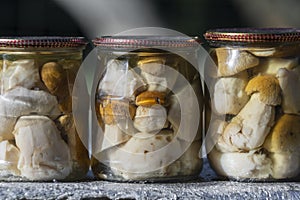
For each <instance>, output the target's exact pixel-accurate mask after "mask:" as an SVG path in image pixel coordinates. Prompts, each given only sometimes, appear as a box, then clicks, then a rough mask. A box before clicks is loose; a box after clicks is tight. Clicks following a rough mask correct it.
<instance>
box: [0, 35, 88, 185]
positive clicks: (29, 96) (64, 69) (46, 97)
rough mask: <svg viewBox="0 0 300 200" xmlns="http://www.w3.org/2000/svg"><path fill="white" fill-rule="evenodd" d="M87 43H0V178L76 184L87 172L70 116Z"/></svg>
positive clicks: (59, 39)
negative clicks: (67, 181) (73, 90)
mask: <svg viewBox="0 0 300 200" xmlns="http://www.w3.org/2000/svg"><path fill="white" fill-rule="evenodd" d="M85 45H86V42H85V41H84V39H83V38H79V37H78V38H77V37H18V38H0V59H1V60H0V62H1V64H0V77H1V78H0V179H1V180H8V181H13V180H20V181H21V180H25V181H28V180H30V181H49V180H74V179H80V178H83V177H84V176H85V174H86V173H87V170H88V168H89V157H88V152H87V150H86V148H85V147H84V146H83V144H82V143H81V141H80V139H79V136H78V134H77V131H76V128H75V125H74V121H73V115H72V89H73V83H74V80H75V77H76V73H77V70H78V69H79V67H80V64H81V60H82V51H83V49H84V48H85Z"/></svg>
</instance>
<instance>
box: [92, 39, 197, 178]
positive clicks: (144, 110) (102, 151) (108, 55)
mask: <svg viewBox="0 0 300 200" xmlns="http://www.w3.org/2000/svg"><path fill="white" fill-rule="evenodd" d="M94 44H95V45H96V47H97V50H98V67H99V70H98V72H97V73H96V75H95V80H94V90H93V91H94V92H95V99H93V98H92V100H91V101H92V105H94V106H92V112H94V114H93V118H94V123H95V124H96V128H95V129H93V130H92V131H93V133H92V134H93V137H92V150H93V152H92V155H93V160H92V170H93V172H94V174H95V176H96V177H98V178H101V179H106V180H117V181H166V180H185V179H187V178H196V177H198V176H199V173H200V171H201V168H202V160H201V159H200V156H199V151H200V146H201V134H202V120H201V119H202V117H201V116H202V104H203V103H202V89H201V88H202V87H201V81H200V75H199V73H198V71H197V69H196V68H197V48H198V46H199V44H198V42H197V41H196V39H195V38H188V37H172V36H169V37H162V36H111V37H101V38H97V39H95V40H94ZM93 101H94V104H93Z"/></svg>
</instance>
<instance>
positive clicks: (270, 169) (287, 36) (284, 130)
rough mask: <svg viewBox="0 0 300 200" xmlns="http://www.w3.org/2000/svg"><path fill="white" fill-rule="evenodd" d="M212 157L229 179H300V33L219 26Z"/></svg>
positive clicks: (210, 35) (214, 43)
mask: <svg viewBox="0 0 300 200" xmlns="http://www.w3.org/2000/svg"><path fill="white" fill-rule="evenodd" d="M205 38H206V40H207V41H208V43H209V45H210V47H211V50H210V54H211V56H212V58H213V59H214V60H215V63H216V65H217V70H215V71H216V73H208V77H209V78H211V79H214V84H212V85H211V87H210V88H209V90H210V96H211V109H212V116H213V117H212V118H211V119H213V120H212V121H211V122H210V131H209V133H208V134H209V136H210V137H211V138H213V140H214V141H213V142H212V143H210V146H209V147H208V153H209V160H210V163H211V165H212V167H213V168H214V169H215V171H216V172H217V173H218V174H219V175H220V176H223V177H227V178H233V179H237V180H259V181H260V180H287V179H292V180H295V179H296V180H299V175H300V93H299V92H298V90H299V88H300V61H299V57H300V31H299V30H298V29H292V28H258V29H255V28H240V29H215V30H209V31H207V32H206V34H205Z"/></svg>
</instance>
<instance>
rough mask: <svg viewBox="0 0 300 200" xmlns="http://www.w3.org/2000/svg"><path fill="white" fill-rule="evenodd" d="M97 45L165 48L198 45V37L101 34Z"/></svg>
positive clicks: (97, 39) (96, 40)
mask: <svg viewBox="0 0 300 200" xmlns="http://www.w3.org/2000/svg"><path fill="white" fill-rule="evenodd" d="M93 43H94V45H95V46H98V47H105V48H122V49H123V48H163V47H166V48H168V47H175V48H185V47H197V46H198V45H199V44H200V40H199V38H198V37H188V36H186V37H185V36H151V35H142V36H141V35H120V36H101V37H97V38H95V39H94V40H93Z"/></svg>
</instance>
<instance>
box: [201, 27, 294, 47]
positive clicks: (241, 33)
mask: <svg viewBox="0 0 300 200" xmlns="http://www.w3.org/2000/svg"><path fill="white" fill-rule="evenodd" d="M204 37H205V39H206V40H207V41H208V42H210V43H211V44H213V43H214V42H233V43H234V42H240V43H246V44H247V43H248V44H249V43H262V44H268V43H288V42H300V29H297V28H218V29H211V30H208V31H206V33H205V34H204Z"/></svg>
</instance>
